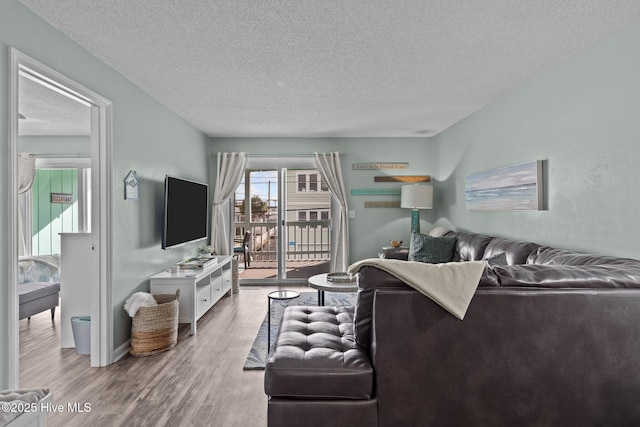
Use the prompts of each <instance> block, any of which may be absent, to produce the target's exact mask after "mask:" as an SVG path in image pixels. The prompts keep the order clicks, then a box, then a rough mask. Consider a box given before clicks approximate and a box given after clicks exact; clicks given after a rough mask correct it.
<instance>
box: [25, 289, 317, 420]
mask: <svg viewBox="0 0 640 427" xmlns="http://www.w3.org/2000/svg"><path fill="white" fill-rule="evenodd" d="M284 288H286V289H296V290H298V291H309V288H308V287H305V286H285V287H284ZM276 289H280V288H279V287H275V286H263V287H261V288H254V289H252V290H241V291H240V293H238V294H236V295H232V296H228V297H225V298H223V299H222V300H221V301H219V302H218V303H217V304H216V305H215V306H214V307H213V308H212V309H211V310H209V312H207V313H206V314H205V315H204V316H203V317H202V318H201V319H200V320H199V321H198V333H197V334H196V335H195V336H191V335H189V331H190V329H189V325H180V328H179V332H178V345H177V346H176V347H175V348H174V349H172V350H170V351H168V352H165V353H162V354H159V355H156V356H152V357H143V358H137V357H133V356H126V357H125V358H123V359H122V360H120V361H118V362H116V363H114V364H112V365H110V366H107V367H104V368H91V367H90V366H89V357H88V356H81V355H78V354H76V352H75V350H74V349H60V348H59V342H60V327H59V326H60V316H59V313H57V314H56V319H55V322H53V323H52V321H51V316H50V313H49V312H46V313H41V314H38V315H36V316H33V317H32V318H31V320H26V319H25V320H21V321H20V386H21V387H24V388H34V387H46V388H50V389H51V391H52V392H53V395H54V403H55V404H62V405H63V406H64V411H62V412H60V413H49V414H48V416H47V423H48V425H49V426H53V427H55V426H92V427H100V426H163V425H167V426H225V427H227V426H243V427H244V426H266V424H267V422H266V415H267V397H266V396H265V394H264V372H263V371H243V370H242V367H243V365H244V360H245V358H246V356H247V354H248V353H249V349H250V348H251V345H252V344H253V340H254V339H255V336H256V334H257V332H258V328H259V327H260V324H261V323H262V321H263V319H264V317H265V315H266V312H267V303H266V301H267V294H268V293H269V292H271V291H273V290H276ZM58 312H59V310H58ZM84 403H89V404H90V405H91V411H90V412H83V413H77V412H76V413H74V412H71V411H69V410H68V409H69V408H68V405H69V404H71V405H73V404H79V405H80V406H82V405H83V404H84Z"/></svg>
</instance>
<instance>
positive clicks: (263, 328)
mask: <svg viewBox="0 0 640 427" xmlns="http://www.w3.org/2000/svg"><path fill="white" fill-rule="evenodd" d="M355 303H356V293H355V292H353V293H336V292H325V294H324V304H325V305H329V306H348V305H354V304H355ZM265 305H266V304H265ZM287 305H318V293H317V292H301V293H300V296H299V297H298V298H295V299H292V300H289V301H281V300H274V301H273V302H272V303H271V331H270V332H271V345H273V343H274V341H275V338H276V334H277V332H278V327H279V325H280V319H282V313H283V312H284V308H285V307H286V306H287ZM268 315H269V313H267V316H268ZM267 316H265V317H264V320H263V321H262V325H260V329H259V330H258V335H257V336H256V339H255V340H254V341H253V345H252V346H251V350H250V351H249V355H248V356H247V360H245V362H244V367H243V370H245V371H246V370H254V369H264V365H265V362H266V358H267Z"/></svg>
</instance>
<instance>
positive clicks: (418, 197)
mask: <svg viewBox="0 0 640 427" xmlns="http://www.w3.org/2000/svg"><path fill="white" fill-rule="evenodd" d="M400 207H401V208H405V209H411V232H412V233H419V232H420V211H419V209H431V208H432V207H433V187H432V186H430V185H418V184H414V185H403V186H402V188H401V193H400Z"/></svg>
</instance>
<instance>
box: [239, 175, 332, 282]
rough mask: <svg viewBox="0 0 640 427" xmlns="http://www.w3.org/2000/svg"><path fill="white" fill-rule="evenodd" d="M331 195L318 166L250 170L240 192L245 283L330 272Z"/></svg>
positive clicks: (289, 278)
mask: <svg viewBox="0 0 640 427" xmlns="http://www.w3.org/2000/svg"><path fill="white" fill-rule="evenodd" d="M330 221H331V195H330V193H329V191H328V188H327V187H326V185H325V184H324V183H323V182H322V180H321V178H320V174H319V173H318V171H317V170H315V169H307V168H286V167H274V168H260V169H247V171H246V173H245V177H244V179H243V181H242V182H241V183H240V185H239V187H238V189H237V191H236V199H235V203H234V242H235V245H236V248H237V249H236V250H234V252H236V253H239V256H240V257H241V258H242V257H244V254H241V252H243V251H242V250H241V249H240V246H241V245H242V241H243V239H244V238H245V236H246V235H247V233H249V259H248V260H247V261H248V262H247V263H246V268H244V267H245V263H244V262H243V260H242V259H241V262H240V266H241V268H242V271H241V272H240V279H241V281H242V283H252V282H257V283H268V282H274V283H276V282H281V281H298V282H300V281H306V279H307V278H308V277H310V276H312V275H313V274H318V273H323V272H328V271H329V261H330V248H331V242H330V231H329V228H330Z"/></svg>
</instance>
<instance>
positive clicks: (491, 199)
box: [464, 160, 543, 211]
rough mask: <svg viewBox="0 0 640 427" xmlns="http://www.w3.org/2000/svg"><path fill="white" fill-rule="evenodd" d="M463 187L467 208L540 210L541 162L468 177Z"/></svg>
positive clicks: (507, 167) (537, 161) (536, 161)
mask: <svg viewBox="0 0 640 427" xmlns="http://www.w3.org/2000/svg"><path fill="white" fill-rule="evenodd" d="M464 187H465V190H464V194H465V201H466V206H467V209H472V210H485V211H532V210H533V211H535V210H542V209H543V206H542V205H543V203H542V201H543V199H542V161H541V160H535V161H532V162H527V163H521V164H519V165H513V166H506V167H503V168H498V169H492V170H488V171H485V172H479V173H476V174H473V175H468V176H466V177H465V179H464Z"/></svg>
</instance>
